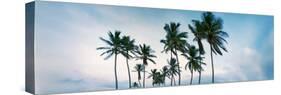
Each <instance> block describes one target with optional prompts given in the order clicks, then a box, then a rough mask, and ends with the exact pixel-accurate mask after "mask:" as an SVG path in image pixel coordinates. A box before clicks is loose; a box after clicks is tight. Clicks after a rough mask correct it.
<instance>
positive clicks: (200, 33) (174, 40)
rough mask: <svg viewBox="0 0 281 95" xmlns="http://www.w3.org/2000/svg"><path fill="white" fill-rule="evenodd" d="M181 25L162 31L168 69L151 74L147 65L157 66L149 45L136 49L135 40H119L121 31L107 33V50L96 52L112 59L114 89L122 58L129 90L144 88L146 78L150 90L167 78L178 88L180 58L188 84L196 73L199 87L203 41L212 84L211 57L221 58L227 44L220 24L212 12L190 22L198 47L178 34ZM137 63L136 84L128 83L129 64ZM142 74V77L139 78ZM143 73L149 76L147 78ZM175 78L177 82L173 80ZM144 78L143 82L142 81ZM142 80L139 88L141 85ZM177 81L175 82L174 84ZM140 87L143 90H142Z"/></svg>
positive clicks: (137, 46) (184, 35) (182, 33)
mask: <svg viewBox="0 0 281 95" xmlns="http://www.w3.org/2000/svg"><path fill="white" fill-rule="evenodd" d="M180 25H181V24H180V23H175V22H170V23H169V24H165V25H164V30H165V32H166V36H165V38H164V39H162V40H160V43H163V44H164V47H163V51H162V53H169V55H170V58H169V59H168V60H167V63H168V65H165V66H164V67H162V68H161V69H160V70H158V69H152V70H151V72H147V71H146V67H147V65H148V63H149V62H151V63H154V64H156V62H155V61H154V60H153V58H156V55H154V54H153V53H154V51H153V50H152V49H151V47H150V46H149V45H146V44H140V45H135V40H134V39H132V38H131V37H130V36H121V32H120V31H115V32H114V33H112V32H111V31H109V33H108V36H109V39H108V40H107V39H104V38H102V37H101V38H100V39H101V40H102V41H104V42H105V43H106V44H107V46H106V47H99V48H97V50H105V51H104V52H103V53H102V54H101V56H102V55H104V54H107V56H106V57H105V59H108V58H110V57H111V56H114V73H115V88H116V89H118V76H117V59H118V58H117V57H118V55H119V54H121V55H122V56H123V57H125V58H126V65H127V71H128V82H129V88H139V87H143V88H145V87H146V86H145V80H146V78H151V79H152V85H153V86H161V85H163V86H165V85H166V84H165V81H166V78H168V79H170V81H171V83H170V85H171V86H173V85H181V72H182V71H181V64H180V61H179V56H183V57H184V58H186V60H187V62H186V65H185V70H189V71H190V74H191V77H190V78H191V79H190V83H189V84H192V83H193V82H192V81H193V74H194V72H198V74H199V78H198V83H199V84H200V83H201V73H202V71H204V69H203V66H202V65H206V63H205V62H204V60H203V59H204V57H203V56H204V54H205V50H204V46H203V41H204V40H205V41H206V42H207V43H209V47H210V55H211V66H212V83H214V82H215V78H214V64H213V53H214V54H219V55H222V51H221V50H223V51H225V52H227V49H226V48H225V46H224V43H227V41H226V40H225V37H228V34H227V33H226V32H224V31H223V30H222V29H223V20H222V19H221V18H219V17H216V16H215V15H214V14H213V13H211V12H204V13H203V14H202V17H201V20H192V24H191V25H190V24H189V25H188V28H189V30H190V31H191V33H192V34H193V35H194V38H193V41H195V42H196V43H197V45H198V48H197V47H196V46H195V45H190V44H189V43H188V42H187V38H188V36H187V34H188V32H182V31H180V30H179V27H180ZM130 59H136V60H141V61H142V63H141V64H136V65H135V67H134V70H133V72H137V74H138V78H137V79H138V82H134V83H132V81H131V74H130V72H131V70H130V66H129V60H130ZM141 73H142V74H143V75H142V76H141ZM146 73H149V74H150V75H149V76H148V77H146V75H145V74H146ZM176 76H177V80H176ZM142 77H143V78H142ZM141 80H142V84H141ZM176 81H177V82H176ZM141 85H142V86H141Z"/></svg>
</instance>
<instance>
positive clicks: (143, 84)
mask: <svg viewBox="0 0 281 95" xmlns="http://www.w3.org/2000/svg"><path fill="white" fill-rule="evenodd" d="M143 70H144V71H143V83H142V85H143V88H145V65H143Z"/></svg>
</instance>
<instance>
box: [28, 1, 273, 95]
mask: <svg viewBox="0 0 281 95" xmlns="http://www.w3.org/2000/svg"><path fill="white" fill-rule="evenodd" d="M273 19H274V18H273V16H269V15H253V14H238V13H222V12H209V11H191V10H175V9H158V8H142V7H128V6H112V5H99V4H79V3H65V2H50V1H35V2H30V3H27V4H26V91H27V92H30V93H33V94H55V93H72V92H85V91H104V90H119V89H139V88H152V87H170V86H187V85H203V84H216V83H229V82H242V81H259V80H273V79H274V76H273V75H274V72H273V65H274V49H273V45H274V44H273V34H274V32H273V31H274V30H273Z"/></svg>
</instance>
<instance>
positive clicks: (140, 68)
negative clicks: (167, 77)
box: [133, 64, 144, 86]
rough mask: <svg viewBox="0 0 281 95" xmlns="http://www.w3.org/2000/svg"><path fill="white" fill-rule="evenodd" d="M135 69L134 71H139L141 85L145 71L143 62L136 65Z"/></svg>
mask: <svg viewBox="0 0 281 95" xmlns="http://www.w3.org/2000/svg"><path fill="white" fill-rule="evenodd" d="M134 68H135V70H134V71H133V72H137V73H138V82H139V86H141V82H140V80H141V72H144V66H143V65H142V64H137V65H136V66H135V67H134Z"/></svg>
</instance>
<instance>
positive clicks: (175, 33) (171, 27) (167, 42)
mask: <svg viewBox="0 0 281 95" xmlns="http://www.w3.org/2000/svg"><path fill="white" fill-rule="evenodd" d="M179 27H180V23H175V22H171V23H170V24H165V26H164V30H165V31H166V36H165V39H162V40H161V41H160V42H161V43H163V44H164V50H163V51H165V52H166V53H167V52H168V51H170V52H171V59H172V53H173V54H174V55H175V56H176V61H177V63H178V64H179V67H178V70H180V62H179V58H178V52H177V51H180V52H183V51H184V50H185V44H186V43H187V41H186V39H187V32H180V31H179ZM178 73H179V74H178V75H179V80H178V84H179V85H180V84H181V73H180V71H179V72H178Z"/></svg>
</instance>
